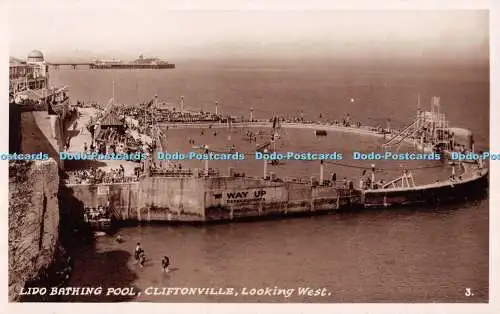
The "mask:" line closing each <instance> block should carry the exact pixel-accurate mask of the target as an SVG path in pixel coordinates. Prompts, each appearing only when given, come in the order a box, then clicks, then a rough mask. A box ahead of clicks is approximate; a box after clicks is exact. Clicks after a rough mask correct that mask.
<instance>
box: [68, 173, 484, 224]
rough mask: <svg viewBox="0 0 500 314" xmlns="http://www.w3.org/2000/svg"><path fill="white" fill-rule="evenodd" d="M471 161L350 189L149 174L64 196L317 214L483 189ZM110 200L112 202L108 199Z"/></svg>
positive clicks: (164, 215) (217, 210)
mask: <svg viewBox="0 0 500 314" xmlns="http://www.w3.org/2000/svg"><path fill="white" fill-rule="evenodd" d="M476 168H477V167H476V166H467V167H466V172H465V173H464V175H465V176H466V177H465V178H464V179H462V180H461V181H454V182H452V181H444V182H441V183H433V184H428V185H422V186H417V187H408V188H390V189H380V190H363V191H361V190H356V189H353V190H348V189H344V188H336V187H328V186H313V185H309V184H300V183H293V182H270V181H266V180H262V179H259V178H249V177H209V178H195V177H192V178H191V177H189V178H186V177H156V176H153V177H144V178H142V180H141V181H139V182H133V183H115V184H98V185H89V184H75V185H68V186H67V188H66V189H65V190H64V192H63V202H65V203H66V202H68V203H70V202H71V199H74V200H76V204H80V205H81V206H80V211H81V209H82V208H83V206H88V207H97V206H99V205H105V206H106V205H107V206H108V207H109V208H110V209H111V210H112V216H113V218H114V219H116V220H118V221H127V220H129V221H191V222H196V221H198V222H200V221H224V220H237V219H244V218H254V217H271V216H288V215H296V214H315V213H325V212H332V211H336V210H340V209H353V208H359V207H389V206H393V205H410V204H420V203H433V202H444V201H449V200H455V199H463V198H467V197H473V196H475V195H478V194H484V192H485V191H486V186H487V183H488V180H487V178H488V176H487V174H488V172H487V170H486V169H483V170H478V169H476ZM108 202H109V204H108Z"/></svg>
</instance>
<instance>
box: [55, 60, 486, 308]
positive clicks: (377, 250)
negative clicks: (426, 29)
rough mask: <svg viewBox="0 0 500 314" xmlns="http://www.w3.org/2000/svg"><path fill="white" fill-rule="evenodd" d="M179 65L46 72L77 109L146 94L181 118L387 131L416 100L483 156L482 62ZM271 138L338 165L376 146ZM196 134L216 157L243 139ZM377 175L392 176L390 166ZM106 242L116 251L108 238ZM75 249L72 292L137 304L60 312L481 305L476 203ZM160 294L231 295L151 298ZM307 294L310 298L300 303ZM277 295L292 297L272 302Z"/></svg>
mask: <svg viewBox="0 0 500 314" xmlns="http://www.w3.org/2000/svg"><path fill="white" fill-rule="evenodd" d="M176 65H177V67H176V69H174V70H160V71H157V70H89V69H78V70H73V69H59V70H55V69H51V73H50V75H51V83H52V84H54V85H67V86H68V87H69V93H70V96H71V98H72V100H73V101H74V102H76V101H77V100H80V101H86V102H88V101H96V102H101V103H107V102H108V101H109V99H110V98H112V97H113V93H114V99H115V102H116V103H118V104H132V103H147V102H148V101H149V100H151V99H153V97H154V96H155V95H157V96H158V99H159V100H160V101H165V102H167V103H169V104H173V105H174V106H178V104H179V102H180V98H181V96H183V97H184V103H185V107H186V108H188V109H190V110H195V111H196V110H203V111H215V102H218V103H219V107H218V110H219V112H223V113H228V114H231V115H240V116H245V117H248V116H249V112H250V108H253V115H254V118H257V119H261V118H270V117H272V116H273V115H274V114H280V115H288V116H303V117H304V118H305V119H309V120H318V119H319V120H321V119H323V120H325V121H326V120H340V121H341V120H342V119H343V117H345V116H346V114H347V113H349V115H350V116H351V117H352V118H353V120H355V121H359V122H361V123H362V124H363V125H371V126H382V127H385V126H386V125H387V123H390V125H391V127H394V128H402V127H404V126H405V125H408V124H409V123H410V122H411V121H412V120H414V119H415V116H416V111H417V103H418V99H419V98H420V107H421V108H423V109H427V110H430V103H431V97H432V96H438V97H440V111H441V112H444V113H446V116H447V118H448V120H449V121H450V124H451V125H452V126H457V127H462V128H467V129H469V130H471V131H472V132H473V133H474V139H475V145H476V148H477V150H487V148H488V143H489V88H490V87H489V86H490V82H489V66H488V64H482V63H474V64H468V63H466V62H449V63H446V62H428V63H427V62H425V60H424V61H422V60H419V61H418V62H417V61H415V62H401V61H397V60H386V61H384V62H371V61H370V60H368V61H367V60H362V61H352V60H351V61H349V62H342V61H338V60H337V61H331V60H324V61H321V62H320V61H317V60H315V61H308V60H295V61H293V62H292V61H276V60H272V61H270V60H244V61H241V62H235V61H234V60H233V61H231V62H225V61H220V60H218V61H213V60H212V61H208V60H205V61H202V60H196V61H194V60H193V61H184V62H180V63H177V64H176ZM113 86H114V92H113ZM320 115H321V117H320ZM196 132H197V131H196ZM235 132H237V131H235ZM304 132H309V133H310V132H312V131H311V130H309V131H304ZM282 133H283V134H280V135H281V136H282V141H281V143H283V144H281V145H283V149H285V148H286V149H287V150H299V151H300V150H301V151H308V150H310V151H322V150H324V149H327V150H328V151H337V152H344V153H345V154H346V155H347V156H348V155H349V154H351V153H352V152H353V151H357V150H359V151H362V150H364V151H367V150H370V148H373V149H376V148H377V147H379V144H380V142H377V140H376V139H372V138H369V137H366V138H365V137H355V136H354V137H353V136H352V135H339V134H328V136H326V137H325V138H322V139H318V138H316V137H314V136H313V135H312V134H306V135H301V134H299V133H300V132H299V130H288V131H283V132H282ZM192 136H193V137H195V136H196V135H195V134H193V135H192ZM204 136H205V137H201V136H199V137H198V138H197V140H199V141H200V144H210V145H220V146H224V145H226V144H227V143H226V142H227V141H229V140H233V138H232V137H234V138H241V137H242V136H243V135H242V134H241V132H240V133H234V134H231V138H229V137H227V134H224V135H219V136H218V138H217V139H215V136H213V135H212V134H206V135H204ZM167 137H168V140H167V141H168V145H173V144H172V143H177V144H175V145H176V146H175V147H179V145H185V147H184V148H185V149H189V146H186V145H187V144H186V141H187V140H186V135H185V134H184V135H183V134H181V133H175V132H171V133H167ZM242 142H243V141H242ZM213 143H217V144H213ZM242 145H243V144H242ZM245 145H247V144H245ZM170 147H171V146H170ZM345 162H346V163H350V164H357V163H356V162H354V161H349V160H346V161H345ZM424 164H425V163H424ZM200 165H201V164H200ZM193 166H196V165H193ZM212 166H214V167H216V165H212ZM226 166H228V165H224V167H226ZM229 166H231V167H235V168H238V167H239V166H238V165H237V164H231V165H229ZM382 166H383V167H385V168H387V169H389V168H390V167H391V166H393V167H394V168H397V167H398V166H399V167H400V168H401V165H400V164H396V163H395V164H394V165H389V164H384V165H381V167H382ZM241 167H242V168H243V169H242V170H243V171H247V172H248V173H252V171H254V172H255V173H257V174H261V172H262V165H261V164H259V163H257V162H255V161H254V163H253V164H252V163H248V164H247V166H241ZM326 170H327V174H328V175H330V174H331V172H333V171H336V172H338V173H339V174H340V177H339V179H341V178H342V177H344V176H348V177H351V176H355V175H358V174H359V169H352V168H350V170H342V167H341V166H339V165H329V166H328V167H327V169H326ZM269 171H272V172H276V173H277V174H278V175H281V176H287V175H289V176H293V175H301V176H305V177H307V176H316V177H317V176H318V173H319V165H318V164H311V163H300V162H297V163H291V164H287V165H286V166H285V167H281V168H280V167H276V168H272V167H271V168H270V170H269ZM417 172H418V171H417ZM380 175H381V176H383V177H384V178H385V179H390V178H391V177H392V178H394V177H396V176H397V173H396V172H391V171H389V170H387V171H386V172H382V173H381V174H380ZM448 175H449V167H448V168H447V166H446V165H443V167H442V168H440V169H435V171H434V170H429V169H428V170H427V172H425V173H419V175H418V176H416V179H417V180H418V182H421V183H427V181H426V180H429V181H434V180H436V179H440V178H443V177H444V178H446V176H448ZM117 234H119V235H120V236H121V237H122V238H123V239H124V242H122V243H118V242H117V241H115V237H116V235H117ZM137 242H140V243H141V245H142V247H143V248H144V250H145V252H146V256H147V258H148V261H147V262H146V265H145V267H144V268H141V267H139V266H138V265H135V262H134V258H133V250H134V248H135V246H136V243H137ZM73 251H74V252H73V257H74V268H73V274H72V276H71V278H70V282H69V285H70V286H85V287H97V286H101V287H104V288H105V292H106V291H107V290H106V289H107V288H110V287H111V288H112V287H123V288H125V287H131V288H133V290H134V291H135V292H140V293H134V295H114V294H113V293H112V294H111V295H105V293H103V294H102V295H94V296H71V295H69V296H64V297H63V298H62V299H63V301H69V302H74V301H79V302H91V301H102V302H111V301H145V302H273V303H274V302H277V303H282V302H283V303H287V302H307V303H342V302H345V303H350V302H370V303H372V302H398V303H400V302H420V303H430V302H488V298H489V290H488V287H489V203H488V200H487V199H486V198H485V199H482V200H470V201H467V202H464V203H460V204H451V205H432V206H422V207H416V208H415V207H413V208H394V209H385V210H367V211H361V212H351V213H338V214H331V215H326V216H316V217H302V218H293V219H282V220H263V221H252V222H235V223H223V224H209V225H171V224H149V225H140V226H129V227H123V228H120V229H119V230H118V231H117V233H114V234H110V235H105V236H100V237H97V238H96V239H95V241H94V242H93V243H92V244H82V245H80V246H78V247H75V248H73ZM163 256H168V257H169V258H170V261H171V266H170V268H171V270H170V272H169V273H162V272H161V258H162V257H163ZM168 287H170V288H175V287H178V288H214V289H217V291H218V289H219V288H223V289H226V288H228V289H233V290H232V291H234V292H233V293H232V294H231V295H227V293H226V294H224V293H222V292H220V291H219V292H217V293H215V292H214V293H212V294H210V293H201V292H199V291H198V292H197V293H194V294H190V293H186V294H182V293H179V294H178V295H168V293H166V292H163V293H161V292H157V293H158V294H159V295H152V294H151V293H150V292H152V291H153V289H154V288H159V289H163V288H168ZM266 288H267V290H266ZM306 288H311V289H313V291H319V292H318V294H319V295H312V296H311V295H304V293H300V291H302V292H304V291H305V290H304V289H306ZM287 289H288V291H292V292H293V293H291V294H290V295H284V294H283V293H279V291H285V290H287ZM290 289H293V290H290ZM157 291H160V290H157ZM179 291H182V290H179ZM185 291H187V290H185ZM203 291H205V290H203ZM224 291H226V290H224ZM313 294H314V293H313Z"/></svg>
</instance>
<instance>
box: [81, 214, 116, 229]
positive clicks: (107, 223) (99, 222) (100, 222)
mask: <svg viewBox="0 0 500 314" xmlns="http://www.w3.org/2000/svg"><path fill="white" fill-rule="evenodd" d="M85 222H86V223H87V224H88V225H89V227H90V229H92V230H95V231H105V230H109V229H111V228H112V227H113V221H112V220H111V219H110V218H88V217H85Z"/></svg>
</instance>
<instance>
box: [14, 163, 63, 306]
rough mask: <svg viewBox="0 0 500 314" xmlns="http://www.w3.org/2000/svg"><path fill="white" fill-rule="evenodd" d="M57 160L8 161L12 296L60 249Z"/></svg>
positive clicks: (17, 295) (32, 278) (38, 273)
mask: <svg viewBox="0 0 500 314" xmlns="http://www.w3.org/2000/svg"><path fill="white" fill-rule="evenodd" d="M58 190H59V173H58V165H57V162H56V161H55V160H53V159H50V160H47V161H31V162H30V161H16V162H10V163H9V300H10V301H19V299H20V296H19V292H20V290H21V288H23V287H25V285H26V284H27V283H29V282H30V281H36V280H38V279H39V278H40V277H41V276H43V274H44V272H46V271H47V269H48V268H49V267H50V266H51V264H52V263H53V261H54V259H55V256H56V254H57V253H58V252H57V251H58V250H59V201H58Z"/></svg>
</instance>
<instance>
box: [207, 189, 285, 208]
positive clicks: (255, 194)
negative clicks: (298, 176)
mask: <svg viewBox="0 0 500 314" xmlns="http://www.w3.org/2000/svg"><path fill="white" fill-rule="evenodd" d="M283 192H284V190H283V189H282V188H281V187H278V188H255V189H241V190H236V189H235V190H223V191H209V192H208V193H207V194H208V195H207V196H208V197H207V203H208V204H207V205H238V204H255V203H260V202H276V201H283V199H284V198H286V197H285V195H284V193H283Z"/></svg>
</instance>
